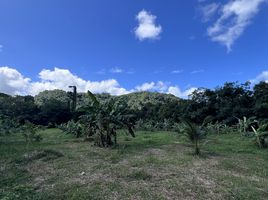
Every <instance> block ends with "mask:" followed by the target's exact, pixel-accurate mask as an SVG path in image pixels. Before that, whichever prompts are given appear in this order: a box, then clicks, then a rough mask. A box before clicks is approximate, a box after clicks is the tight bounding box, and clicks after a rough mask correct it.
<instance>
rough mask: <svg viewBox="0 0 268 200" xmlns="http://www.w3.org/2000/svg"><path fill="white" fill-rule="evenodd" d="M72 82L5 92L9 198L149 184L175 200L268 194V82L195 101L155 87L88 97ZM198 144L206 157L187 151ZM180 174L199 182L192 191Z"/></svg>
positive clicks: (199, 94) (4, 173) (153, 194)
mask: <svg viewBox="0 0 268 200" xmlns="http://www.w3.org/2000/svg"><path fill="white" fill-rule="evenodd" d="M70 87H71V88H73V92H68V93H66V92H64V91H61V90H54V91H45V92H42V93H40V94H39V95H37V96H36V97H31V96H9V95H6V94H0V139H1V140H0V144H1V145H0V151H1V161H0V172H1V174H0V176H1V181H0V199H16V198H17V199H88V198H89V199H114V198H115V197H118V198H120V199H131V198H132V199H133V195H134V194H135V195H136V193H137V191H141V190H142V191H143V193H142V194H140V198H141V199H157V198H158V197H159V198H160V196H159V194H161V192H164V193H165V192H166V191H169V192H171V193H165V195H170V199H174V198H177V197H178V196H180V195H182V196H180V197H182V198H183V197H187V198H189V199H196V198H199V197H200V195H201V197H202V198H201V199H265V198H264V197H265V196H267V195H268V194H267V191H268V188H267V184H268V182H267V180H268V177H267V174H268V172H267V170H266V169H267V168H268V163H267V162H268V160H267V155H266V154H267V149H266V147H267V146H268V145H267V143H268V120H267V119H268V115H267V111H268V103H267V102H268V83H265V82H261V83H259V84H257V85H255V86H254V88H253V89H251V88H250V84H249V83H245V84H241V85H239V84H238V83H226V84H225V85H224V86H222V87H218V88H216V89H214V90H211V89H204V88H200V89H198V90H196V91H195V92H194V93H193V94H192V96H191V97H190V98H189V99H187V100H184V99H179V98H177V97H175V96H173V95H167V94H159V93H149V92H140V93H132V94H128V95H122V96H118V97H114V96H110V95H109V94H96V95H94V94H92V93H91V92H90V91H88V93H86V94H82V93H80V94H79V93H77V91H76V87H75V86H70ZM55 127H57V128H59V129H60V130H61V131H59V129H51V128H55ZM134 130H135V131H136V132H138V134H136V133H134ZM159 131H161V132H159ZM163 131H164V132H163ZM50 132H52V133H50ZM126 133H127V134H126ZM136 136H137V137H136ZM182 136H186V138H185V137H182ZM131 137H132V138H131ZM82 138H83V139H82ZM186 139H187V140H186ZM204 139H206V140H204ZM252 140H253V142H252ZM189 141H190V142H191V146H193V147H194V154H195V155H198V156H190V155H191V154H189V153H188V152H191V150H189V145H188V142H189ZM25 144H27V145H25ZM91 144H93V145H91ZM203 144H206V145H203ZM253 144H255V145H253ZM96 146H98V147H109V148H97V147H96ZM201 146H202V148H201ZM218 156H220V157H221V158H220V159H219V158H218ZM253 159H255V160H256V162H258V163H257V164H256V163H255V164H256V165H254V166H253V165H252V160H253ZM239 162H240V163H239ZM74 163H75V164H76V165H75V166H74V167H72V166H73V165H74ZM213 163H215V166H214V164H213ZM148 165H149V166H148ZM204 167H205V168H206V167H207V168H208V170H203V171H202V170H201V169H204ZM38 168H40V169H42V170H43V171H44V173H43V171H42V170H39V171H38ZM63 168H64V169H67V171H68V173H67V174H66V173H65V171H64V170H63ZM35 170H37V173H35V172H34V171H35ZM152 170H153V171H152ZM223 170H224V171H223ZM230 171H231V174H230ZM50 173H51V174H50ZM178 173H181V174H180V176H179V175H177V174H178ZM189 173H190V174H191V176H192V177H190V178H189V177H187V176H184V174H189ZM199 173H201V175H200V174H199ZM222 173H225V175H224V176H222V175H221V174H222ZM228 173H229V174H228ZM14 174H15V175H14ZM47 174H48V175H47ZM91 174H93V175H91ZM174 174H176V175H175V176H176V178H174V179H173V178H172V177H173V176H174ZM249 174H250V175H249ZM46 176H48V177H46ZM77 176H79V177H77ZM181 176H182V177H181ZM40 177H41V178H40ZM44 177H46V178H44ZM55 177H61V178H60V180H58V178H55ZM195 177H198V178H196V179H195ZM234 177H236V178H234ZM237 177H240V178H237ZM256 177H257V179H258V181H255V179H256ZM33 178H35V179H33ZM55 179H56V180H55ZM236 179H239V180H236ZM253 179H254V180H253ZM26 180H29V184H28V181H26ZM92 180H93V182H92ZM193 180H194V182H192V181H193ZM59 181H60V182H59ZM118 181H119V182H120V181H123V182H122V183H124V184H125V185H122V184H119V183H117V182H118ZM159 181H160V182H159ZM180 181H181V182H182V183H183V184H186V186H187V187H191V185H194V188H191V189H190V190H191V191H193V193H194V195H193V196H191V194H190V192H185V191H187V189H186V186H185V188H184V185H180ZM226 181H227V183H229V185H230V186H228V184H226ZM238 181H240V182H241V183H240V182H238ZM51 182H52V183H53V187H50V186H49V185H50V184H52V183H51ZM112 182H113V183H114V184H111V183H112ZM130 182H131V183H132V182H134V185H135V183H138V184H137V185H135V186H134V187H133V186H132V185H131V184H130ZM156 182H157V183H159V185H153V184H154V183H156ZM242 182H243V183H242ZM62 183H67V185H65V186H63V185H64V184H62ZM145 183H146V184H145ZM249 183H251V184H249ZM55 184H56V186H55V187H54V185H55ZM144 184H145V185H144ZM252 184H253V185H254V186H253V188H252V187H251V186H252ZM85 185H86V186H85ZM141 185H143V187H141ZM214 186H215V187H214ZM233 186H234V187H235V188H239V191H236V190H234V189H233ZM177 187H182V188H183V189H184V190H183V192H182V193H178V190H177V189H176V188H177ZM218 187H219V189H215V188H218ZM74 188H75V189H77V191H76V190H74ZM79 188H81V191H82V192H78V190H79ZM89 188H91V189H89ZM92 188H93V189H92ZM103 188H107V189H103ZM126 188H131V189H132V190H133V191H132V190H130V192H129V193H128V192H127V193H126V192H123V191H124V190H126ZM154 188H157V189H156V190H155V191H154ZM160 188H164V189H165V191H162V190H161V189H160ZM151 190H153V191H151ZM67 191H70V192H67ZM148 191H150V192H148ZM111 192H116V194H115V195H117V196H113V195H111ZM165 197H166V196H163V198H165ZM256 197H257V198H256ZM160 199H162V197H161V198H160Z"/></svg>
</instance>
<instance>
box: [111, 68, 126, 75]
mask: <svg viewBox="0 0 268 200" xmlns="http://www.w3.org/2000/svg"><path fill="white" fill-rule="evenodd" d="M110 72H111V73H113V74H120V73H123V70H122V69H121V68H119V67H113V68H112V69H110Z"/></svg>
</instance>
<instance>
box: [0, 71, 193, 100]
mask: <svg viewBox="0 0 268 200" xmlns="http://www.w3.org/2000/svg"><path fill="white" fill-rule="evenodd" d="M69 85H75V86H77V90H78V92H86V91H88V90H90V91H91V92H93V93H104V92H105V93H110V94H112V95H122V94H128V93H130V92H135V91H156V92H161V93H167V94H173V95H175V96H178V97H182V98H186V97H187V96H188V94H189V93H191V92H192V90H193V89H194V88H191V89H188V90H186V91H181V90H180V88H179V87H178V86H170V84H169V83H165V82H163V81H158V82H150V83H143V84H141V85H140V86H137V87H135V88H134V89H132V90H127V89H125V88H123V87H121V86H120V84H119V83H118V81H117V80H115V79H108V80H103V81H90V80H84V79H82V78H80V77H78V76H77V75H75V74H73V73H71V72H70V71H69V70H68V69H61V68H54V69H53V70H49V69H43V70H42V71H41V72H40V73H39V80H38V81H32V80H31V79H30V78H27V77H24V76H23V75H22V74H21V73H20V72H18V71H17V70H16V69H13V68H10V67H0V92H3V93H6V94H10V95H27V94H30V95H36V94H38V93H39V92H42V91H44V90H54V89H61V90H65V91H66V90H69Z"/></svg>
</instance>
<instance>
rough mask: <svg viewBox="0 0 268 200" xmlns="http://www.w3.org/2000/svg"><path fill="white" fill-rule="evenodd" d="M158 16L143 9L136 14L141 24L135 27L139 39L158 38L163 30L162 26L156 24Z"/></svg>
mask: <svg viewBox="0 0 268 200" xmlns="http://www.w3.org/2000/svg"><path fill="white" fill-rule="evenodd" d="M156 18H157V17H156V16H155V15H152V14H151V13H149V12H147V11H146V10H142V11H140V12H139V13H138V15H137V16H136V19H137V20H138V22H139V25H138V26H137V27H136V28H135V35H136V37H137V38H138V39H139V40H145V39H158V38H159V35H160V33H161V32H162V27H161V26H160V25H156V23H155V20H156Z"/></svg>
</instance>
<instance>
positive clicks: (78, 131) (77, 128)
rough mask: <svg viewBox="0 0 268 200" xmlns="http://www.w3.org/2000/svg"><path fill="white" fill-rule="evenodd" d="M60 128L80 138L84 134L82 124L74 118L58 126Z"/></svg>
mask: <svg viewBox="0 0 268 200" xmlns="http://www.w3.org/2000/svg"><path fill="white" fill-rule="evenodd" d="M58 128H59V129H61V130H62V131H63V132H65V133H67V134H71V135H74V136H75V137H76V138H79V137H81V136H82V135H83V127H82V125H81V124H80V123H79V122H75V121H74V120H70V121H69V122H67V123H66V124H61V125H60V126H58Z"/></svg>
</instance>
